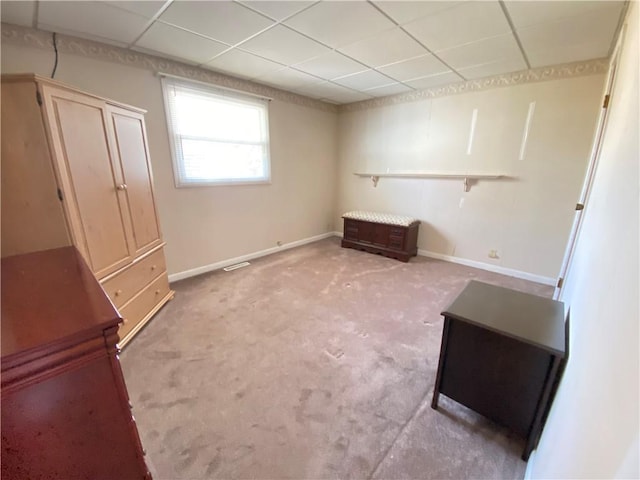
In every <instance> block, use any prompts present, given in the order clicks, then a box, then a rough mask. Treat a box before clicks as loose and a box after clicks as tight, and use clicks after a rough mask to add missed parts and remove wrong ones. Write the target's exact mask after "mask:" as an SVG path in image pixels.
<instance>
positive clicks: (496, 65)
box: [458, 58, 527, 79]
mask: <svg viewBox="0 0 640 480" xmlns="http://www.w3.org/2000/svg"><path fill="white" fill-rule="evenodd" d="M526 68H527V65H526V64H525V63H524V60H522V59H521V58H514V59H504V60H499V61H497V62H492V63H485V64H484V65H475V66H473V67H469V68H463V69H460V70H458V72H460V75H462V76H463V77H465V78H467V79H475V78H482V77H490V76H491V75H501V74H503V73H507V72H517V71H519V70H526Z"/></svg>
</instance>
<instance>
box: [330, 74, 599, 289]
mask: <svg viewBox="0 0 640 480" xmlns="http://www.w3.org/2000/svg"><path fill="white" fill-rule="evenodd" d="M603 81H604V75H602V74H599V75H591V76H585V77H579V78H572V79H564V80H556V81H548V82H542V83H529V84H523V85H518V86H512V87H506V88H496V89H492V90H486V91H479V92H472V93H466V94H460V95H451V96H447V97H440V98H435V99H430V100H422V101H417V102H412V103H403V104H396V105H389V106H383V107H377V108H370V109H367V110H360V111H353V112H342V113H341V114H340V116H339V131H340V138H339V147H338V148H339V187H338V188H339V197H338V211H337V212H336V213H337V216H336V224H337V225H340V218H339V216H340V214H342V213H344V212H345V211H348V210H356V209H357V210H382V211H388V212H391V213H397V214H405V215H411V216H414V217H417V218H419V219H420V220H421V221H422V225H421V226H420V236H419V240H418V248H420V249H423V250H426V251H429V252H433V253H436V254H440V255H446V256H452V257H458V258H461V259H467V260H470V261H474V262H481V263H484V264H490V265H492V266H494V267H499V268H506V269H511V270H516V271H520V272H527V273H530V274H534V275H538V276H542V277H556V275H557V274H558V271H559V268H560V264H561V261H562V256H563V253H564V248H565V244H566V241H567V238H568V234H569V230H570V228H571V223H572V219H573V211H574V206H575V203H576V201H577V199H578V196H579V193H580V188H581V186H582V181H583V178H584V173H585V170H586V165H587V162H588V158H589V153H590V149H591V141H592V138H593V132H594V129H595V124H596V120H597V115H598V112H599V108H600V107H599V105H600V96H601V93H602V89H603ZM531 102H535V110H534V115H533V119H532V122H531V126H530V130H529V135H528V140H527V148H526V150H525V156H524V159H523V160H519V156H520V149H521V144H522V139H523V131H524V126H525V122H526V118H527V112H528V110H529V104H530V103H531ZM474 109H477V111H478V112H477V121H476V128H475V135H474V139H473V144H472V149H471V154H467V147H468V140H469V136H470V125H471V118H472V112H473V110H474ZM388 171H389V172H399V171H400V172H416V171H427V172H440V173H447V172H451V173H480V174H494V173H496V174H506V175H509V176H511V177H513V178H510V179H508V180H492V181H483V180H480V181H478V182H477V183H476V184H475V185H472V186H471V189H470V191H469V192H467V193H465V192H464V191H463V185H462V181H461V180H450V179H393V178H381V179H380V181H379V183H378V186H377V187H376V188H373V186H372V183H371V181H370V180H369V179H366V178H358V177H355V176H354V175H353V172H388ZM339 228H340V229H341V227H339ZM490 250H497V253H498V257H499V258H498V259H491V258H489V257H488V254H489V251H490Z"/></svg>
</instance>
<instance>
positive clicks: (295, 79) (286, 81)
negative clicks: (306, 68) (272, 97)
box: [254, 68, 318, 89]
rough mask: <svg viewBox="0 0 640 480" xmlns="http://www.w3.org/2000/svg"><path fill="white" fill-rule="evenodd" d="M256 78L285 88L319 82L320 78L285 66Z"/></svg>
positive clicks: (294, 87)
mask: <svg viewBox="0 0 640 480" xmlns="http://www.w3.org/2000/svg"><path fill="white" fill-rule="evenodd" d="M254 80H255V81H256V82H259V83H266V84H268V85H272V86H274V87H277V88H284V89H296V88H299V87H302V86H304V85H312V84H314V83H317V82H318V78H316V77H313V76H311V75H308V74H306V73H303V72H299V71H298V70H294V69H293V68H283V69H282V70H278V71H276V72H272V73H269V74H267V75H263V76H260V77H257V78H255V79H254Z"/></svg>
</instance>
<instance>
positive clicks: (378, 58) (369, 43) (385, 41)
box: [340, 28, 427, 67]
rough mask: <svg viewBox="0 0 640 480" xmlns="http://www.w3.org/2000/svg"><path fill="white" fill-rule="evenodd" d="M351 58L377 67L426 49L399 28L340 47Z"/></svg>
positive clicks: (425, 51)
mask: <svg viewBox="0 0 640 480" xmlns="http://www.w3.org/2000/svg"><path fill="white" fill-rule="evenodd" d="M340 51H341V52H344V53H346V54H347V55H349V56H350V57H352V58H355V59H356V60H359V61H361V62H363V63H366V64H367V65H369V66H370V67H378V66H380V65H387V64H389V63H394V62H399V61H401V60H406V59H407V58H411V57H416V56H418V55H422V54H424V53H427V50H426V49H425V48H424V47H423V46H422V45H420V44H419V43H418V42H416V41H415V40H414V39H413V38H411V37H410V36H409V35H407V33H406V32H404V31H403V30H402V29H400V28H393V29H391V30H387V31H384V32H380V33H378V34H376V35H374V36H373V37H369V38H367V39H365V40H360V41H359V42H356V43H352V44H351V45H347V46H346V47H342V48H340Z"/></svg>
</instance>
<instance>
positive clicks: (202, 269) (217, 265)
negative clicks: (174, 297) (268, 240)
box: [169, 232, 335, 282]
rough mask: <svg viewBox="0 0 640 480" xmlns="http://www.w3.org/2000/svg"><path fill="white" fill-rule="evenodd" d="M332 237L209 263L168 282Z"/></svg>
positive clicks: (326, 235) (329, 233)
mask: <svg viewBox="0 0 640 480" xmlns="http://www.w3.org/2000/svg"><path fill="white" fill-rule="evenodd" d="M334 235H335V232H328V233H323V234H321V235H316V236H314V237H309V238H303V239H302V240H296V241H295V242H290V243H285V244H284V245H281V246H279V247H273V248H267V249H266V250H260V251H259V252H253V253H249V254H247V255H242V256H241V257H235V258H229V259H227V260H222V261H220V262H216V263H211V264H209V265H203V266H202V267H196V268H192V269H190V270H185V271H184V272H178V273H172V274H171V275H169V281H170V282H177V281H178V280H184V279H185V278H189V277H195V276H196V275H201V274H203V273H207V272H211V271H213V270H219V269H221V268H224V267H228V266H229V265H235V264H236V263H240V262H247V261H249V260H253V259H254V258H259V257H264V256H265V255H271V254H272V253H276V252H280V251H282V250H289V249H290V248H294V247H299V246H300V245H306V244H307V243H313V242H317V241H318V240H322V239H324V238H329V237H333V236H334Z"/></svg>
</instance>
